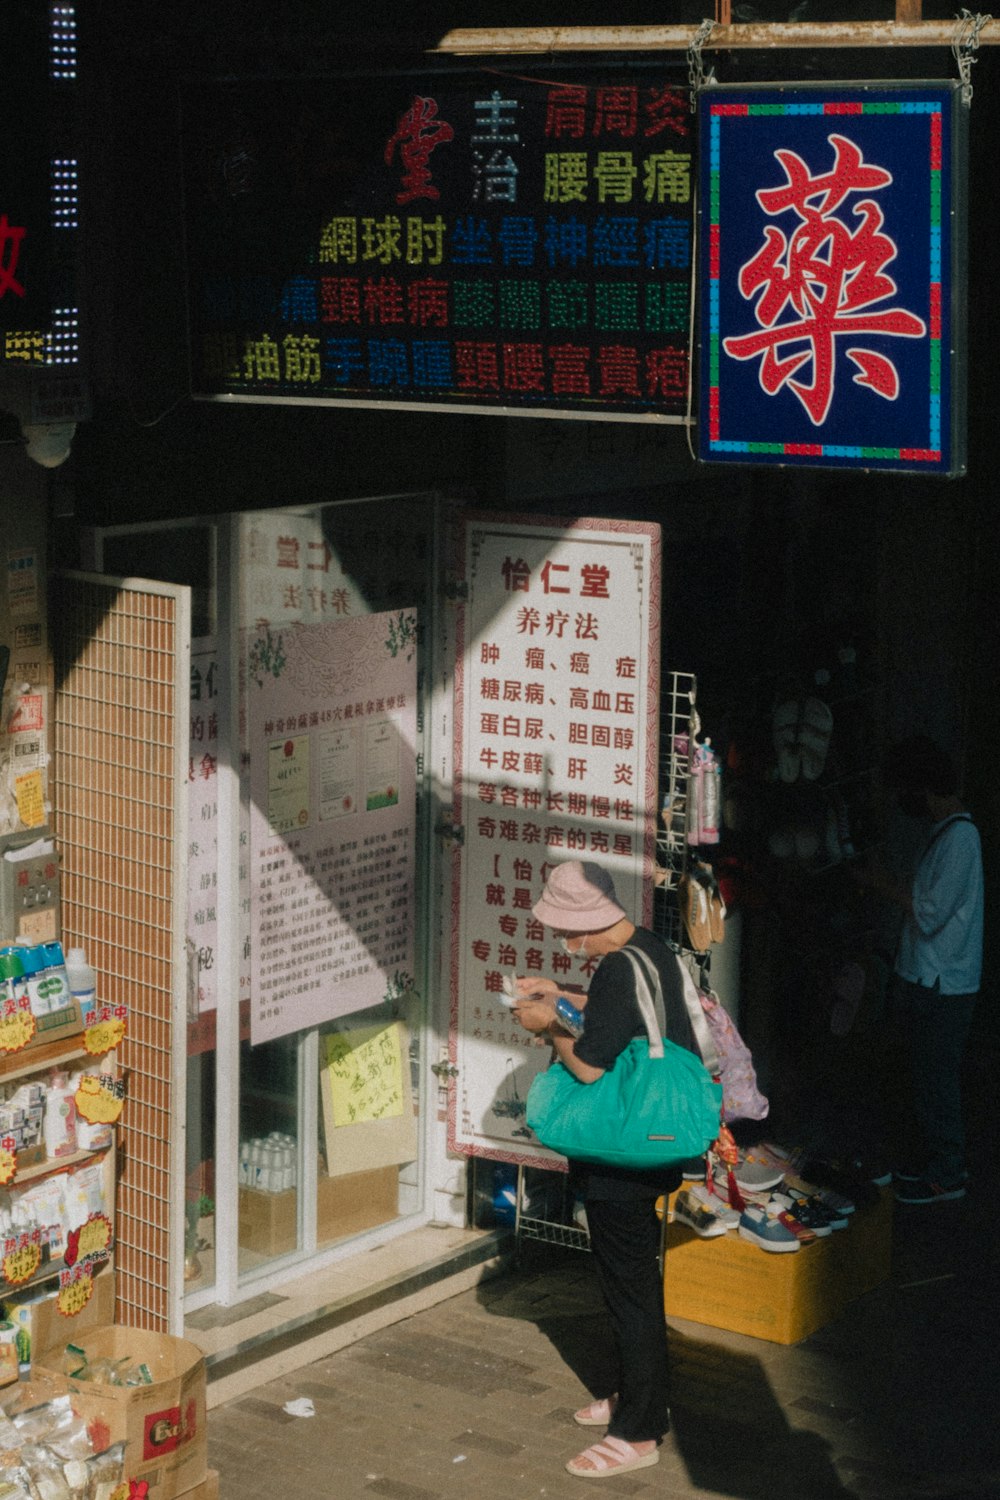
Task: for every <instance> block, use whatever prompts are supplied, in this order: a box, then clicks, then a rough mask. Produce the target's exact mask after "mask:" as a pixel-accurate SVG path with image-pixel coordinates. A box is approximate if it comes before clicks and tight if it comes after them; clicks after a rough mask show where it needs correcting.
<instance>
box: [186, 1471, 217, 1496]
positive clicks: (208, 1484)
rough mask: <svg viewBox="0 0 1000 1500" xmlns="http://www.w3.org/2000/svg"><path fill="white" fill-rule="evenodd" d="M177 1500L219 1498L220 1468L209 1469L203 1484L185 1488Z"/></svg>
mask: <svg viewBox="0 0 1000 1500" xmlns="http://www.w3.org/2000/svg"><path fill="white" fill-rule="evenodd" d="M177 1500H219V1471H218V1469H209V1471H208V1473H207V1474H206V1475H205V1477H204V1479H203V1480H202V1481H201V1484H196V1485H195V1487H194V1489H191V1490H185V1491H184V1493H183V1494H182V1495H179V1496H178V1497H177Z"/></svg>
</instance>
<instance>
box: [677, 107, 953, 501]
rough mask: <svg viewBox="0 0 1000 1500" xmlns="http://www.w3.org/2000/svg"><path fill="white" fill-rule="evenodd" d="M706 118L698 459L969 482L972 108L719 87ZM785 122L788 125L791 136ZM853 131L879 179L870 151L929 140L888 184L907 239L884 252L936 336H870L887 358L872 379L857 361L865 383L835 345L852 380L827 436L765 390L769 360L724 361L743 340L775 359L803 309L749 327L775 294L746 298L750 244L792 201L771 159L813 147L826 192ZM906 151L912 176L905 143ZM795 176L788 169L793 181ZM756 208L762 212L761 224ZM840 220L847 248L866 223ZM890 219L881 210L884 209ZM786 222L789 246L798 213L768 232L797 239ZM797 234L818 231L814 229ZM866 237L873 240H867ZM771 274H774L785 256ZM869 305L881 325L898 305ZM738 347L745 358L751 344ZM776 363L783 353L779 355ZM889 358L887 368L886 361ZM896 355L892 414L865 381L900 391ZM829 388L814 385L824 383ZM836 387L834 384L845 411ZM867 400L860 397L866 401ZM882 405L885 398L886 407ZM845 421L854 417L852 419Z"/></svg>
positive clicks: (785, 382)
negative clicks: (967, 288)
mask: <svg viewBox="0 0 1000 1500" xmlns="http://www.w3.org/2000/svg"><path fill="white" fill-rule="evenodd" d="M698 111H699V132H700V133H699V140H700V180H699V189H700V194H699V209H698V219H699V257H698V274H699V286H700V293H701V295H700V299H699V309H700V311H699V330H700V366H699V393H700V420H699V456H700V458H702V459H703V460H705V461H707V462H728V463H764V464H770V465H775V464H780V465H799V466H821V467H828V468H849V469H860V470H869V469H880V470H887V469H889V470H906V471H909V472H912V473H921V474H936V475H947V476H955V475H958V474H961V473H963V472H964V467H965V411H964V396H965V317H964V300H963V286H964V282H963V278H962V277H961V275H960V272H959V267H960V265H961V260H962V255H963V252H964V246H965V236H964V216H965V206H966V192H965V161H966V129H965V121H966V116H967V111H966V110H965V109H964V108H963V107H962V105H961V103H960V90H959V87H958V85H957V84H953V83H948V82H944V83H941V82H932V83H905V84H890V83H878V84H874V83H869V84H853V85H845V84H839V85H829V84H828V85H823V86H815V85H813V86H810V85H802V84H796V85H794V86H778V85H774V84H769V85H758V86H756V87H753V86H751V87H742V88H732V89H730V88H725V87H712V88H710V89H706V90H704V91H703V92H702V93H701V95H700V96H699V101H698ZM776 121H780V122H781V128H780V129H778V130H776V129H775V122H776ZM848 121H850V123H851V125H852V126H853V127H854V132H853V133H854V134H856V135H858V138H859V139H860V141H861V153H862V156H863V158H864V159H865V164H866V165H867V163H868V161H873V160H874V159H875V156H874V153H871V155H870V154H869V153H870V144H871V143H872V142H885V141H889V140H890V135H889V133H890V132H893V131H895V134H896V136H897V137H900V132H903V131H905V132H908V135H909V138H910V143H911V145H912V140H913V138H914V137H915V136H917V135H918V134H919V135H923V137H924V139H925V141H926V151H925V152H924V153H923V154H922V155H920V154H918V153H916V152H913V151H912V150H909V151H908V153H907V156H906V158H905V160H906V172H905V173H901V172H898V171H897V173H896V175H895V177H893V176H892V175H889V177H888V180H889V184H890V185H891V187H892V188H893V189H894V190H895V192H896V196H895V197H893V198H892V199H891V207H892V213H893V216H894V218H893V222H892V224H886V228H887V230H888V231H889V235H893V234H894V235H895V239H891V238H889V237H888V236H887V237H886V238H885V239H884V241H883V243H884V244H886V245H889V244H891V245H892V255H891V257H890V258H889V259H887V260H886V261H885V262H884V264H883V266H882V267H881V269H884V270H885V272H886V275H887V276H888V277H889V278H892V280H891V281H890V285H891V287H892V295H894V294H895V291H896V285H895V275H894V273H895V274H897V275H898V274H899V272H900V269H901V268H903V267H904V265H905V270H906V275H907V286H908V287H909V288H912V287H913V285H914V279H915V278H917V279H918V281H919V283H920V284H919V289H918V292H917V293H916V294H915V295H916V299H917V305H916V306H915V307H914V313H916V314H917V315H918V317H917V318H916V319H915V320H914V321H915V322H916V321H919V322H920V323H922V324H923V329H924V332H923V336H921V337H919V338H914V337H907V338H905V339H901V338H898V337H897V338H887V337H885V335H884V334H883V335H882V336H881V337H880V336H879V335H878V333H875V334H868V335H867V339H866V341H873V342H874V343H875V346H876V350H875V351H872V350H857V351H854V352H855V353H856V354H858V355H859V356H860V358H861V361H862V363H858V361H857V360H855V363H856V364H857V365H858V373H856V374H855V375H854V377H853V381H852V380H851V378H850V376H849V374H847V373H846V372H843V371H842V369H841V368H840V367H837V366H836V362H837V360H838V358H839V359H840V360H841V361H843V358H844V353H846V351H844V350H843V348H842V345H841V344H840V343H839V336H838V335H837V334H835V335H834V339H833V340H831V344H832V346H833V349H834V354H833V363H834V366H835V367H836V368H838V373H840V374H841V379H840V382H839V388H838V390H837V398H838V400H837V403H836V404H835V403H834V401H833V400H832V399H831V404H830V406H829V408H828V411H827V414H826V415H825V417H824V419H823V421H822V423H820V424H817V423H816V422H815V421H814V420H813V419H812V418H811V417H810V416H809V414H808V413H807V411H806V410H805V408H804V404H803V403H802V401H801V398H800V399H799V400H797V399H796V393H795V391H794V390H793V389H792V382H791V380H790V377H788V376H784V377H782V376H775V375H774V373H773V372H772V376H771V379H772V382H775V381H776V382H777V384H776V388H775V389H774V390H772V391H771V392H767V391H766V390H765V389H764V386H763V368H764V364H765V363H766V362H767V358H768V355H767V354H766V353H765V356H764V360H763V361H761V360H758V359H757V358H756V357H755V356H751V357H749V358H748V357H747V356H746V354H741V356H740V357H739V359H737V358H736V357H729V358H727V357H726V356H727V352H728V351H727V350H726V347H725V345H726V343H727V342H732V341H733V338H734V336H735V335H737V334H739V335H744V336H745V337H746V339H747V341H752V340H753V337H754V336H755V335H756V337H757V340H758V342H759V343H761V344H763V343H764V342H766V341H767V339H768V336H769V334H770V336H771V337H772V338H773V333H774V331H775V330H776V329H778V328H779V327H781V326H784V325H785V323H786V322H787V323H788V324H789V325H790V324H791V323H792V321H793V319H787V308H788V306H790V305H791V303H790V301H789V302H786V304H785V308H784V309H782V310H781V311H779V312H777V313H775V314H774V316H773V317H771V319H770V322H768V321H767V318H768V317H769V316H770V314H771V313H772V312H773V303H772V305H771V307H770V308H769V309H768V312H767V313H766V314H765V317H764V318H761V317H760V316H759V315H758V318H757V321H756V323H754V322H753V321H752V319H751V318H750V317H748V316H747V315H749V314H751V306H750V297H751V296H753V297H756V296H757V295H758V293H760V292H761V288H762V282H763V279H764V278H763V276H762V275H761V274H758V275H757V276H756V277H755V278H754V277H751V290H750V292H749V293H748V292H747V291H741V288H740V286H739V284H738V278H739V276H740V273H741V272H742V271H744V270H745V269H746V267H747V261H746V260H744V252H745V251H746V249H747V247H748V243H751V242H752V240H753V237H757V236H759V238H757V244H758V245H759V244H760V242H761V239H762V238H763V230H764V226H765V223H766V222H767V221H766V220H765V213H767V212H772V213H773V212H774V211H773V210H765V209H764V207H763V205H762V204H761V203H760V196H759V195H760V193H761V192H764V191H766V190H768V189H779V188H782V187H784V186H785V184H783V183H782V181H781V167H780V164H779V161H777V160H774V157H773V156H772V150H776V149H778V148H779V147H782V148H784V149H785V150H786V151H787V152H788V153H795V154H796V155H798V153H799V152H800V151H801V150H802V149H803V143H805V147H806V149H807V150H809V151H810V154H811V158H812V160H811V161H810V162H809V163H808V164H807V170H809V169H810V168H811V170H813V171H815V172H816V173H817V176H818V175H819V173H820V170H821V168H822V169H823V170H824V171H827V168H828V167H829V163H830V162H831V161H838V162H839V157H838V155H837V151H838V148H837V147H836V146H835V144H834V137H837V136H840V135H842V134H843V132H844V131H845V127H847V122H848ZM859 125H860V131H859V129H858V127H859ZM817 126H818V127H819V128H818V129H817ZM838 126H839V127H840V129H839V130H838ZM748 127H749V128H748ZM925 131H926V133H925V134H924V132H925ZM827 141H829V143H830V144H829V145H827V144H826V142H827ZM819 144H822V146H823V148H824V151H825V153H826V154H825V156H822V158H821V159H820V157H819V156H818V155H817V150H816V148H817V146H818V145H819ZM892 144H893V147H894V150H895V152H896V158H897V160H898V159H899V155H900V153H901V138H900V139H897V141H895V142H894V143H892ZM772 160H773V161H774V165H775V167H776V168H777V170H776V171H775V172H773V173H765V172H763V171H762V167H763V165H764V164H765V163H766V162H770V161H772ZM788 170H789V169H788V167H787V166H786V167H785V171H786V173H787V172H788ZM834 175H835V171H827V176H828V177H832V176H834ZM907 179H908V180H907ZM789 196H791V194H790V195H789ZM831 196H832V194H831ZM748 197H749V199H750V203H749V208H750V209H752V210H753V211H752V212H748ZM877 197H878V194H877V192H873V193H872V198H873V199H874V198H877ZM754 198H756V205H755V204H754V202H753V200H754ZM817 198H820V193H819V190H818V189H814V190H813V192H812V194H811V195H810V201H811V202H812V204H813V206H814V208H815V205H816V200H817ZM845 198H846V195H845ZM772 201H773V200H772ZM802 201H806V200H804V199H803V200H802ZM828 201H829V200H828ZM757 205H759V207H758V206H757ZM821 206H822V200H821ZM838 206H839V208H840V213H839V215H838V217H839V218H840V220H841V225H842V226H845V232H846V226H848V225H849V226H853V225H855V224H856V223H857V222H858V219H857V214H856V210H855V213H854V217H850V216H851V213H852V205H851V204H849V203H845V204H844V205H838ZM877 206H878V208H879V210H881V208H882V205H881V204H878V205H877ZM904 210H906V211H907V217H906V219H905V222H904V221H903V213H904ZM775 219H776V220H777V222H778V223H781V224H783V225H784V226H785V227H789V228H791V230H792V232H791V234H790V235H789V243H790V242H791V240H792V239H793V238H794V234H795V229H794V227H792V226H790V225H789V221H788V216H787V209H786V211H785V212H784V213H777V214H775V217H774V218H772V220H771V222H770V223H769V224H768V229H769V232H770V233H771V234H773V235H775V236H776V237H777V236H779V235H780V236H781V238H783V235H782V234H781V231H778V230H777V229H776V228H775ZM751 220H752V223H751V222H750V221H751ZM901 224H902V229H903V232H904V233H905V243H903V244H902V248H901V250H900V253H899V254H898V255H897V254H896V249H897V246H896V243H895V240H896V239H898V240H902V238H903V236H902V235H901V233H900V227H901ZM799 227H800V228H804V224H803V223H802V221H801V220H800V226H799ZM859 237H860V231H858V235H857V236H856V238H859ZM772 248H773V247H772ZM826 253H827V254H831V253H832V252H831V251H829V250H827V252H826ZM904 256H905V257H906V260H905V263H904ZM786 264H787V262H786ZM771 269H772V270H773V269H774V263H773V256H772V267H771ZM780 269H782V268H779V270H780ZM791 274H793V273H791V272H790V276H791ZM754 281H756V284H755V285H754V284H753V282H754ZM765 295H766V289H765ZM763 300H764V299H763V297H762V298H761V301H760V302H758V303H757V307H758V309H759V308H760V307H761V302H762V301H763ZM871 305H876V306H877V307H878V312H879V313H882V312H884V309H885V307H886V299H885V297H883V298H882V299H881V306H878V299H872V302H870V303H869V306H871ZM889 307H890V308H891V309H892V310H893V311H896V303H895V302H890V303H889ZM737 310H741V311H742V313H743V317H742V318H741V319H737V318H736V317H735V316H734V313H735V312H736V311H737ZM783 314H785V316H784V317H783ZM921 315H922V316H921ZM856 321H857V320H856ZM875 321H877V317H876V319H875ZM802 322H803V323H804V322H805V319H803V320H802ZM795 326H802V324H797V325H795ZM740 342H741V344H744V347H745V346H746V345H745V341H744V339H741V340H740ZM780 342H781V343H782V344H783V345H784V347H785V348H787V347H788V345H789V344H791V345H792V347H793V350H795V352H797V353H800V354H801V352H802V350H801V346H802V345H803V344H804V343H806V338H805V337H803V338H802V339H800V340H799V341H798V348H797V349H796V344H795V341H794V340H793V339H792V338H791V337H789V338H787V339H785V340H783V341H780ZM771 347H772V350H774V349H776V348H777V347H778V345H777V342H775V343H773V344H772V346H771ZM817 347H818V346H817V345H816V344H813V345H812V350H813V353H812V356H811V357H810V356H809V355H806V354H802V361H804V362H805V365H806V368H807V369H808V368H809V362H810V358H811V360H812V365H813V368H814V369H815V368H816V366H817V365H818V363H819V357H818V356H817V353H816V350H817ZM881 350H885V351H886V353H884V354H883V353H881V352H876V351H881ZM890 350H891V354H892V356H893V360H895V361H898V363H899V364H900V366H901V367H902V375H901V377H900V376H899V375H898V372H896V373H897V380H898V386H897V390H896V393H895V394H893V395H891V396H890V397H889V402H890V403H891V405H890V404H887V405H886V406H880V401H879V396H878V395H876V394H875V391H874V389H865V387H866V386H871V385H872V380H871V379H869V378H866V371H865V368H864V363H865V362H867V361H871V362H872V364H873V365H874V366H875V367H876V369H878V370H885V369H886V368H887V367H890V373H889V376H888V383H890V384H891V381H892V373H893V372H894V364H893V362H892V361H890V359H889V358H888V353H889V351H890ZM901 351H902V353H901ZM757 352H764V351H763V350H758V351H757ZM852 357H853V356H852ZM789 363H792V359H790V360H789ZM818 378H819V377H818V375H817V376H814V383H815V380H818ZM845 385H846V387H847V390H846V392H845ZM832 386H833V376H831V396H832ZM855 388H861V390H860V397H859V393H857V392H856V391H855ZM879 394H880V395H885V391H882V392H880V393H879ZM863 397H866V398H867V401H868V403H869V411H868V412H867V413H866V414H865V416H864V420H863V423H862V425H861V426H860V428H859V425H858V422H859V411H860V407H859V399H860V398H863ZM897 401H898V402H899V404H898V405H896V402H897ZM845 406H846V408H847V411H846V414H844V415H842V414H841V412H842V408H844V407H845ZM880 419H881V420H883V421H884V425H885V431H884V432H881V433H875V432H873V431H872V430H871V429H872V424H873V423H874V424H877V423H878V422H879V420H880ZM865 427H867V429H868V430H865ZM880 439H881V440H880Z"/></svg>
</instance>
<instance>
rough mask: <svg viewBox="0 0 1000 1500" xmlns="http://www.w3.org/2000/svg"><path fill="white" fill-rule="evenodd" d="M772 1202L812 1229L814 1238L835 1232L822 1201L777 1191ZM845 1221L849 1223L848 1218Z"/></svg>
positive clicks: (806, 1227)
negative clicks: (818, 1201)
mask: <svg viewBox="0 0 1000 1500" xmlns="http://www.w3.org/2000/svg"><path fill="white" fill-rule="evenodd" d="M771 1202H772V1203H777V1204H780V1206H781V1207H782V1208H783V1209H784V1210H785V1212H786V1213H788V1214H791V1216H792V1218H793V1219H795V1220H797V1221H798V1223H799V1224H801V1225H802V1226H803V1228H805V1229H808V1230H810V1231H811V1232H812V1234H813V1237H814V1238H815V1236H816V1235H819V1237H820V1238H821V1239H825V1238H826V1236H827V1235H830V1234H832V1233H833V1222H832V1220H831V1218H830V1215H829V1214H828V1213H827V1211H826V1209H825V1208H824V1207H823V1205H822V1204H821V1203H817V1202H815V1201H812V1202H810V1200H809V1199H808V1198H802V1197H799V1196H797V1195H796V1194H795V1193H775V1194H774V1196H773V1198H772V1199H771ZM843 1222H844V1224H845V1225H846V1224H847V1220H846V1219H845V1220H844V1221H843ZM789 1228H791V1225H789Z"/></svg>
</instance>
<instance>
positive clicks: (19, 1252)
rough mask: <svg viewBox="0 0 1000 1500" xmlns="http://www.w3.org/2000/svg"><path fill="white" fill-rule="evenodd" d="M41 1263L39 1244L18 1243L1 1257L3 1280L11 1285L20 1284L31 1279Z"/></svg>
mask: <svg viewBox="0 0 1000 1500" xmlns="http://www.w3.org/2000/svg"><path fill="white" fill-rule="evenodd" d="M41 1264H42V1247H41V1245H20V1246H18V1248H17V1249H16V1250H12V1251H11V1253H10V1254H9V1255H5V1256H4V1258H3V1276H4V1280H5V1281H7V1282H9V1283H10V1285H11V1286H20V1285H21V1283H22V1282H25V1281H30V1280H31V1278H32V1276H34V1275H35V1273H36V1272H37V1271H38V1268H39V1266H40V1265H41Z"/></svg>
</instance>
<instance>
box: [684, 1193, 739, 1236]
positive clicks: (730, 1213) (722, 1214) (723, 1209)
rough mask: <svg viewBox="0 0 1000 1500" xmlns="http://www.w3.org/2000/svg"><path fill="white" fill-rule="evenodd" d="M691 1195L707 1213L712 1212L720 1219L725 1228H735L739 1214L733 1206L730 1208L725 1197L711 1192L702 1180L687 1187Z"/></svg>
mask: <svg viewBox="0 0 1000 1500" xmlns="http://www.w3.org/2000/svg"><path fill="white" fill-rule="evenodd" d="M687 1191H688V1192H689V1193H690V1195H691V1197H692V1198H694V1199H696V1201H697V1202H698V1203H700V1204H702V1206H703V1207H704V1208H707V1209H708V1211H709V1213H713V1214H714V1215H715V1217H716V1218H717V1219H721V1220H722V1222H723V1224H725V1226H726V1228H727V1229H735V1228H736V1227H737V1225H738V1224H739V1222H740V1216H739V1214H738V1213H737V1212H736V1209H735V1208H730V1207H729V1204H728V1203H727V1202H726V1200H725V1198H720V1197H719V1195H718V1193H713V1192H712V1191H711V1189H710V1188H707V1187H706V1186H705V1184H704V1183H703V1182H699V1183H692V1185H691V1186H690V1187H689V1188H688V1189H687Z"/></svg>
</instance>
